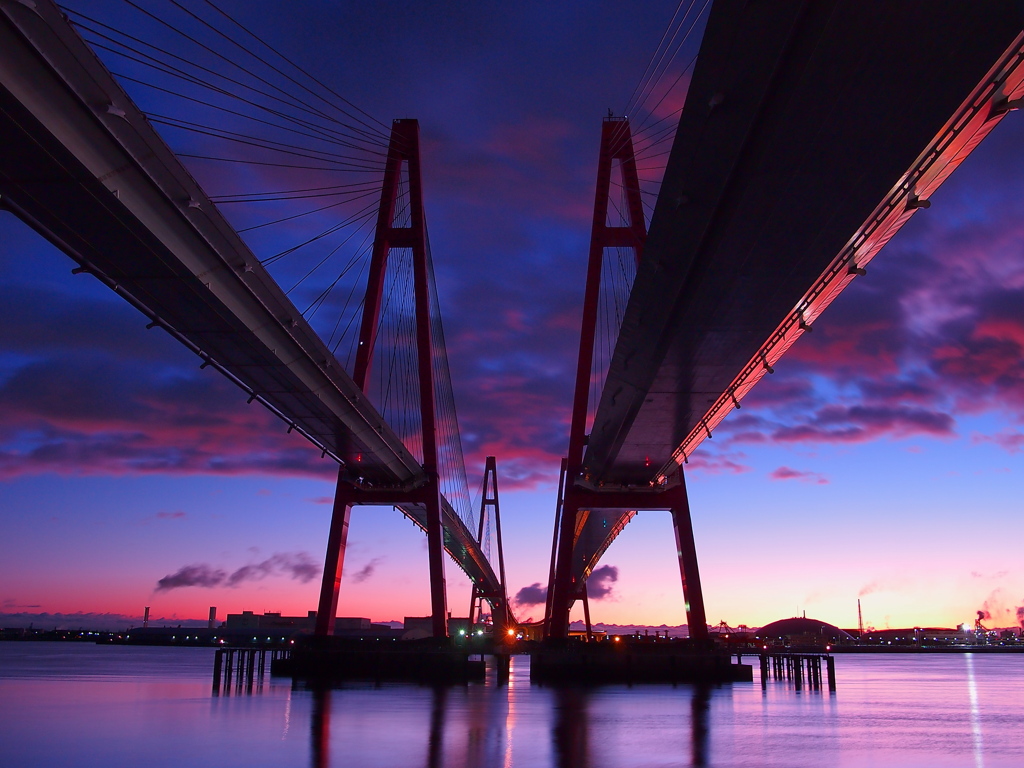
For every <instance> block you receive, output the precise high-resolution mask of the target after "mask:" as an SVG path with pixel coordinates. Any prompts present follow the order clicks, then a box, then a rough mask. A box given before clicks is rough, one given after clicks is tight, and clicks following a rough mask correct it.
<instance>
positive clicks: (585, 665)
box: [530, 641, 754, 684]
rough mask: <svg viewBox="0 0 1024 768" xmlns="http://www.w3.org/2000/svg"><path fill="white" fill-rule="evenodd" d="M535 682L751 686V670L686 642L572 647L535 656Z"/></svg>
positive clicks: (532, 671) (729, 657) (532, 664)
mask: <svg viewBox="0 0 1024 768" xmlns="http://www.w3.org/2000/svg"><path fill="white" fill-rule="evenodd" d="M530 679H531V680H532V681H534V682H542V683H546V682H573V683H584V684H587V683H591V684H592V683H676V682H709V683H712V682H713V683H731V682H750V681H752V680H753V679H754V677H753V667H751V666H750V665H749V664H742V663H734V662H733V660H732V654H731V653H729V652H727V651H716V650H704V649H698V648H693V647H690V646H687V645H684V644H682V643H665V644H653V643H629V642H626V641H619V642H603V643H569V644H566V645H564V646H562V647H547V648H544V649H541V650H537V651H535V652H534V653H533V654H532V658H531V661H530Z"/></svg>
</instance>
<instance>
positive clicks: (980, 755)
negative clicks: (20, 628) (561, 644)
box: [0, 643, 1024, 768]
mask: <svg viewBox="0 0 1024 768" xmlns="http://www.w3.org/2000/svg"><path fill="white" fill-rule="evenodd" d="M514 661H515V663H514V664H513V667H512V671H511V676H510V680H509V684H508V685H504V686H503V685H498V684H497V682H496V680H495V678H494V677H493V675H492V676H491V677H489V679H488V682H487V683H486V684H472V685H466V686H453V687H421V686H415V685H400V684H384V685H372V684H346V685H343V686H339V687H336V688H333V689H326V688H321V689H303V688H299V687H293V686H292V685H291V682H290V681H289V680H282V679H271V678H267V679H266V681H265V682H264V684H263V686H262V688H261V687H259V686H256V687H254V689H253V692H252V694H251V695H250V694H247V693H245V691H244V690H243V691H242V695H238V691H237V690H235V691H232V693H231V695H227V696H223V695H222V696H219V697H215V696H211V692H210V680H211V677H210V675H211V671H212V662H213V659H212V654H203V653H193V652H192V651H191V650H188V651H185V650H182V649H160V648H150V649H143V648H109V647H95V646H74V647H69V646H59V645H57V644H52V643H0V723H2V726H0V764H2V765H3V766H4V768H7V767H8V766H12V767H14V768H17V767H20V766H37V765H46V766H83V767H84V768H90V767H91V766H105V767H107V766H114V767H115V768H119V767H120V766H124V767H125V768H127V767H128V766H137V765H140V764H141V765H146V766H147V767H149V766H157V767H159V766H167V768H181V766H186V765H187V766H200V767H202V766H210V767H211V768H212V767H213V766H217V767H218V768H223V766H233V765H246V766H274V768H279V767H280V766H301V765H309V766H312V768H349V767H351V766H358V767H359V768H372V767H373V766H388V767H389V768H390V767H391V766H395V765H401V766H426V767H427V768H441V767H443V768H449V767H450V768H518V767H522V768H532V767H533V766H537V767H538V768H569V767H570V766H571V768H631V767H632V766H638V767H639V766H645V767H646V766H715V767H716V768H730V767H733V766H735V767H737V768H738V767H739V766H749V765H757V766H758V767H759V768H805V767H806V768H810V767H811V766H814V767H815V768H820V767H821V766H825V767H829V766H837V767H838V766H842V768H868V766H878V765H886V766H889V765H892V766H900V767H901V768H902V767H903V766H922V767H923V766H928V768H934V767H935V766H939V767H942V766H949V768H953V767H954V766H955V767H956V768H964V766H974V767H975V768H982V767H984V768H1004V767H1005V766H1019V765H1024V744H1022V742H1021V740H1020V739H1019V737H1018V733H1019V727H1020V723H1021V722H1024V697H1022V696H1021V694H1020V691H1021V690H1022V683H1024V656H983V655H974V656H961V655H959V654H957V655H950V656H944V655H936V656H918V657H912V656H874V655H871V656H856V657H846V656H843V657H840V658H839V659H838V662H837V670H838V678H839V690H838V692H837V693H836V694H835V695H834V696H829V695H822V694H821V693H811V692H809V691H803V692H796V691H794V690H793V689H792V688H789V687H787V686H786V685H785V684H784V683H779V684H776V683H775V682H774V681H770V682H769V684H768V686H767V689H766V690H764V691H762V690H761V686H760V683H759V681H756V682H754V683H753V684H751V683H743V684H736V685H731V686H720V687H715V686H687V685H678V686H670V685H663V686H657V685H637V686H633V687H630V686H624V685H620V686H603V687H597V688H572V687H561V688H554V687H541V686H535V685H531V684H530V682H529V669H528V664H529V662H528V659H526V658H516V659H515V660H514Z"/></svg>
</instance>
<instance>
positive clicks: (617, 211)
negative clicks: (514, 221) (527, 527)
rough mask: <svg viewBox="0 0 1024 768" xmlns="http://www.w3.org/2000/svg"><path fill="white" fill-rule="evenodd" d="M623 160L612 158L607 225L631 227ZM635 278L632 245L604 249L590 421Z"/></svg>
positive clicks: (590, 398)
mask: <svg viewBox="0 0 1024 768" xmlns="http://www.w3.org/2000/svg"><path fill="white" fill-rule="evenodd" d="M620 166H621V163H620V161H619V160H617V159H613V160H612V169H611V171H612V172H611V178H612V180H613V184H612V186H611V189H610V191H609V194H608V215H607V219H606V221H605V225H606V226H609V227H628V226H630V224H631V223H632V222H631V221H630V216H629V204H628V201H627V199H626V188H625V187H624V186H623V184H622V183H621V181H617V182H616V181H614V180H616V179H619V180H621V178H622V174H621V171H620V170H619V168H620ZM635 278H636V254H635V253H634V251H633V249H632V248H626V247H617V248H605V250H604V258H603V259H602V260H601V289H600V292H599V294H598V305H597V327H596V329H595V334H594V356H593V359H592V362H591V372H590V397H589V406H588V413H587V423H588V425H589V424H593V420H594V416H595V415H596V413H597V406H598V404H599V402H600V398H601V393H602V392H603V391H604V384H605V380H606V378H607V376H608V368H609V367H610V365H611V359H612V353H613V352H614V351H615V342H616V341H617V340H618V338H619V329H620V328H621V327H622V318H623V316H624V315H625V313H626V304H627V303H628V301H629V294H630V291H632V290H633V281H634V279H635Z"/></svg>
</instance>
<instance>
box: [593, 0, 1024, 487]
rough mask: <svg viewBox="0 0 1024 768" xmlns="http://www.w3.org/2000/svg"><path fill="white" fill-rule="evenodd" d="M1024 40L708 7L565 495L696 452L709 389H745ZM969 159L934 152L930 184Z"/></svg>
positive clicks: (948, 25) (975, 27)
mask: <svg viewBox="0 0 1024 768" xmlns="http://www.w3.org/2000/svg"><path fill="white" fill-rule="evenodd" d="M1022 28H1024V10H1022V8H1021V6H1020V4H1019V3H1016V2H1013V1H1012V0H998V1H997V0H991V1H990V2H984V3H962V2H957V1H956V0H942V1H937V0H905V1H904V2H899V3H890V2H864V0H828V1H825V2H820V1H819V2H804V1H803V0H779V2H772V3H749V2H744V0H716V2H715V4H714V6H713V8H712V11H711V14H710V17H709V20H708V25H707V30H706V32H705V36H704V40H703V43H702V46H701V51H700V55H699V56H698V59H697V64H696V68H695V70H694V74H693V79H692V82H691V85H690V90H689V94H688V96H687V100H686V105H685V107H684V109H683V112H682V116H681V121H680V125H679V129H678V133H677V136H676V140H675V144H674V146H673V150H672V153H671V156H670V158H669V162H668V167H667V172H666V174H665V179H664V182H663V184H662V189H661V193H660V196H659V199H658V202H657V206H656V209H655V213H654V216H653V220H652V222H651V228H650V233H649V236H648V239H647V244H646V247H645V251H644V255H643V259H642V263H641V265H640V268H639V271H638V274H637V278H636V282H635V284H634V288H633V293H632V295H631V298H630V302H629V305H628V308H627V310H626V314H625V319H624V321H623V323H622V330H621V334H620V336H619V339H618V343H617V346H616V349H615V353H614V357H613V360H612V363H611V367H610V370H609V373H608V377H607V383H606V386H605V389H604V391H603V393H602V396H601V400H600V403H599V406H598V411H597V416H596V419H595V422H594V426H593V429H592V432H591V435H590V440H589V444H588V448H587V453H586V457H585V459H584V476H583V478H581V479H580V480H581V481H582V482H584V483H585V484H587V485H592V486H596V485H599V484H604V485H609V484H612V485H616V484H621V485H627V486H633V485H635V486H646V485H648V484H649V483H651V482H657V481H658V480H659V478H660V477H662V476H664V475H665V474H667V473H668V470H669V469H671V467H672V466H674V465H673V464H672V459H673V458H676V460H678V461H681V460H682V453H683V451H681V450H680V447H681V446H682V445H683V442H684V440H687V438H688V436H690V442H689V443H688V445H689V446H690V447H689V449H688V450H686V451H685V452H686V453H688V452H689V450H692V447H693V445H695V444H696V442H699V440H700V439H703V436H704V433H705V431H706V430H704V429H703V425H704V424H705V423H707V424H708V426H710V427H713V426H714V425H715V424H717V422H718V420H720V418H721V417H722V416H724V415H725V412H727V411H728V409H730V408H731V407H732V402H731V397H723V393H727V392H729V391H730V390H731V389H732V388H735V392H736V394H737V396H738V397H742V395H743V394H744V393H745V392H746V390H747V389H749V386H748V385H752V384H753V382H754V381H756V379H757V378H759V376H760V374H761V370H760V368H761V367H760V366H757V365H755V366H752V367H751V368H750V376H749V380H748V381H746V382H744V383H743V384H744V385H743V386H737V382H738V381H739V380H738V377H739V376H740V374H741V373H742V372H743V371H744V367H745V366H747V365H748V364H749V363H750V362H751V361H752V360H756V359H757V355H758V354H759V350H761V349H763V348H764V346H763V345H765V343H766V339H769V338H770V337H772V334H773V332H775V331H776V330H777V329H778V328H779V327H780V323H781V322H783V321H784V320H786V318H787V317H791V316H792V315H793V313H794V310H795V309H796V308H797V307H798V306H799V305H800V303H801V301H802V300H803V299H804V297H805V295H806V294H807V292H808V290H809V288H810V287H811V286H813V285H815V284H816V281H818V280H819V278H821V276H822V275H823V274H824V273H826V272H827V270H828V269H829V267H830V265H833V262H834V261H835V260H836V259H837V256H838V255H839V254H841V253H842V252H843V250H844V247H846V246H847V245H848V244H849V243H850V242H851V241H853V240H855V239H856V237H857V236H858V234H859V233H862V232H863V230H864V227H865V223H866V222H871V221H872V216H873V213H874V212H876V211H877V209H878V208H879V206H880V201H882V202H883V203H884V202H885V201H886V200H887V199H889V198H890V196H891V194H892V193H893V191H894V189H898V188H899V185H900V184H901V183H902V182H903V181H905V180H906V179H907V178H908V176H907V174H908V173H911V172H913V171H914V169H915V168H917V167H918V166H919V165H920V163H921V162H922V161H923V160H922V158H923V157H924V156H923V155H922V152H923V151H924V150H926V149H928V148H929V146H930V145H929V142H931V141H932V140H933V139H935V138H936V137H937V136H939V135H940V134H941V132H942V130H943V128H944V126H946V127H949V126H947V122H948V121H950V117H951V115H955V114H957V110H958V108H961V107H962V106H963V105H964V104H965V100H967V99H968V98H969V97H970V96H971V95H972V93H976V92H977V89H979V88H982V86H979V83H982V85H983V86H984V85H985V83H986V78H987V77H989V76H990V75H991V72H990V70H991V69H992V68H993V66H994V65H995V64H996V63H997V62H998V61H999V60H1000V57H1001V56H1004V55H1006V54H1007V51H1008V49H1009V50H1010V51H1011V53H1012V52H1013V51H1014V50H1016V48H1017V47H1019V45H1020V39H1019V37H1020V35H1021V31H1022ZM982 90H984V88H982ZM992 90H993V88H990V89H989V91H988V92H987V96H986V98H988V101H987V102H986V105H985V110H986V113H988V111H989V104H990V103H991V101H992V96H993V93H992ZM996 90H997V89H996ZM994 95H995V96H996V97H998V96H999V94H998V93H996V94H994ZM984 117H986V118H987V117H989V114H986V115H985V116H984ZM999 117H1000V116H999V115H992V116H991V120H995V121H998V118H999ZM982 122H984V121H982ZM991 125H992V123H991V121H989V123H987V124H985V125H980V126H977V127H978V135H977V136H975V138H976V139H977V140H980V138H981V136H983V135H984V134H985V133H987V130H989V129H990V128H991ZM954 128H956V126H954ZM975 143H976V142H975ZM973 146H974V144H971V143H968V145H967V146H966V147H964V146H961V145H960V144H957V143H956V142H953V143H952V144H948V145H942V146H939V147H938V148H937V150H936V151H938V152H940V153H942V152H945V153H946V154H945V155H944V156H943V158H942V160H943V162H944V163H945V164H946V166H948V167H947V168H946V170H945V171H944V172H943V173H944V174H945V175H948V172H949V171H951V170H952V168H953V167H955V166H956V164H957V163H958V162H959V161H960V160H962V159H963V157H964V156H966V154H967V153H969V151H970V149H971V148H972V147H973ZM924 159H928V158H927V157H925V158H924ZM932 159H934V158H932ZM929 162H930V160H929ZM945 175H942V174H941V173H940V174H939V177H937V178H934V179H931V182H933V183H931V185H930V187H929V189H928V190H925V191H924V192H925V194H922V196H926V194H930V191H931V189H933V188H934V187H935V186H938V183H941V180H942V179H943V178H945ZM902 194H903V197H902V199H901V200H899V201H898V202H899V204H900V206H901V208H900V210H899V211H898V212H897V215H896V216H894V217H893V218H892V220H891V221H889V220H887V221H886V225H885V227H884V228H883V230H880V231H879V232H877V233H876V234H877V237H876V238H875V240H873V241H872V242H871V243H869V244H868V245H866V246H865V248H864V250H863V252H862V253H861V252H858V255H857V260H858V263H861V264H862V263H865V262H866V261H867V260H868V259H870V258H871V256H872V255H873V253H874V251H876V250H877V248H878V247H881V245H882V244H884V242H885V241H886V240H888V238H889V237H891V236H892V234H894V232H895V231H896V229H898V227H899V225H901V224H902V223H903V222H904V221H905V220H906V219H907V218H908V217H909V215H910V214H911V213H913V210H912V209H910V208H907V200H908V199H909V198H910V197H911V196H912V195H913V194H914V190H903V191H902ZM872 249H873V250H872ZM841 277H842V280H840V281H839V282H838V283H836V286H835V287H836V289H837V291H838V289H841V288H842V287H843V286H845V284H846V283H847V282H849V279H850V278H847V277H846V276H845V275H843V276H841ZM840 283H841V284H840ZM830 298H831V297H830ZM825 304H827V301H823V302H822V301H819V302H818V303H817V304H815V305H814V306H813V307H811V309H812V311H813V313H817V312H819V311H820V310H821V309H823V308H824V305H825ZM811 319H813V317H810V318H808V321H810V320H811ZM793 330H794V332H792V333H788V335H787V336H786V338H785V339H784V340H783V341H784V343H783V344H782V345H781V346H779V347H778V348H777V349H775V350H773V351H772V353H770V354H769V359H773V357H772V356H773V355H774V357H777V356H778V355H781V354H782V352H783V351H784V350H785V348H786V347H788V344H790V343H792V341H793V340H794V339H795V338H796V336H797V335H799V332H800V330H799V329H798V328H797V329H793ZM716 403H717V404H718V405H717V406H716ZM716 408H717V409H716Z"/></svg>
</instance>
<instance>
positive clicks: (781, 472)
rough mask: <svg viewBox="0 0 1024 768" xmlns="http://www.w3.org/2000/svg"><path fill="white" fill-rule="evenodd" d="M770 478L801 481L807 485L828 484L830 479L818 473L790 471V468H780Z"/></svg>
mask: <svg viewBox="0 0 1024 768" xmlns="http://www.w3.org/2000/svg"><path fill="white" fill-rule="evenodd" d="M768 477H770V478H771V479H772V480H801V481H803V482H805V483H817V484H818V485H827V484H828V478H827V477H825V476H824V475H821V474H819V473H817V472H805V471H803V470H799V469H790V468H789V467H779V468H778V469H776V470H775V471H774V472H771V473H770V474H769V475H768Z"/></svg>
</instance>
